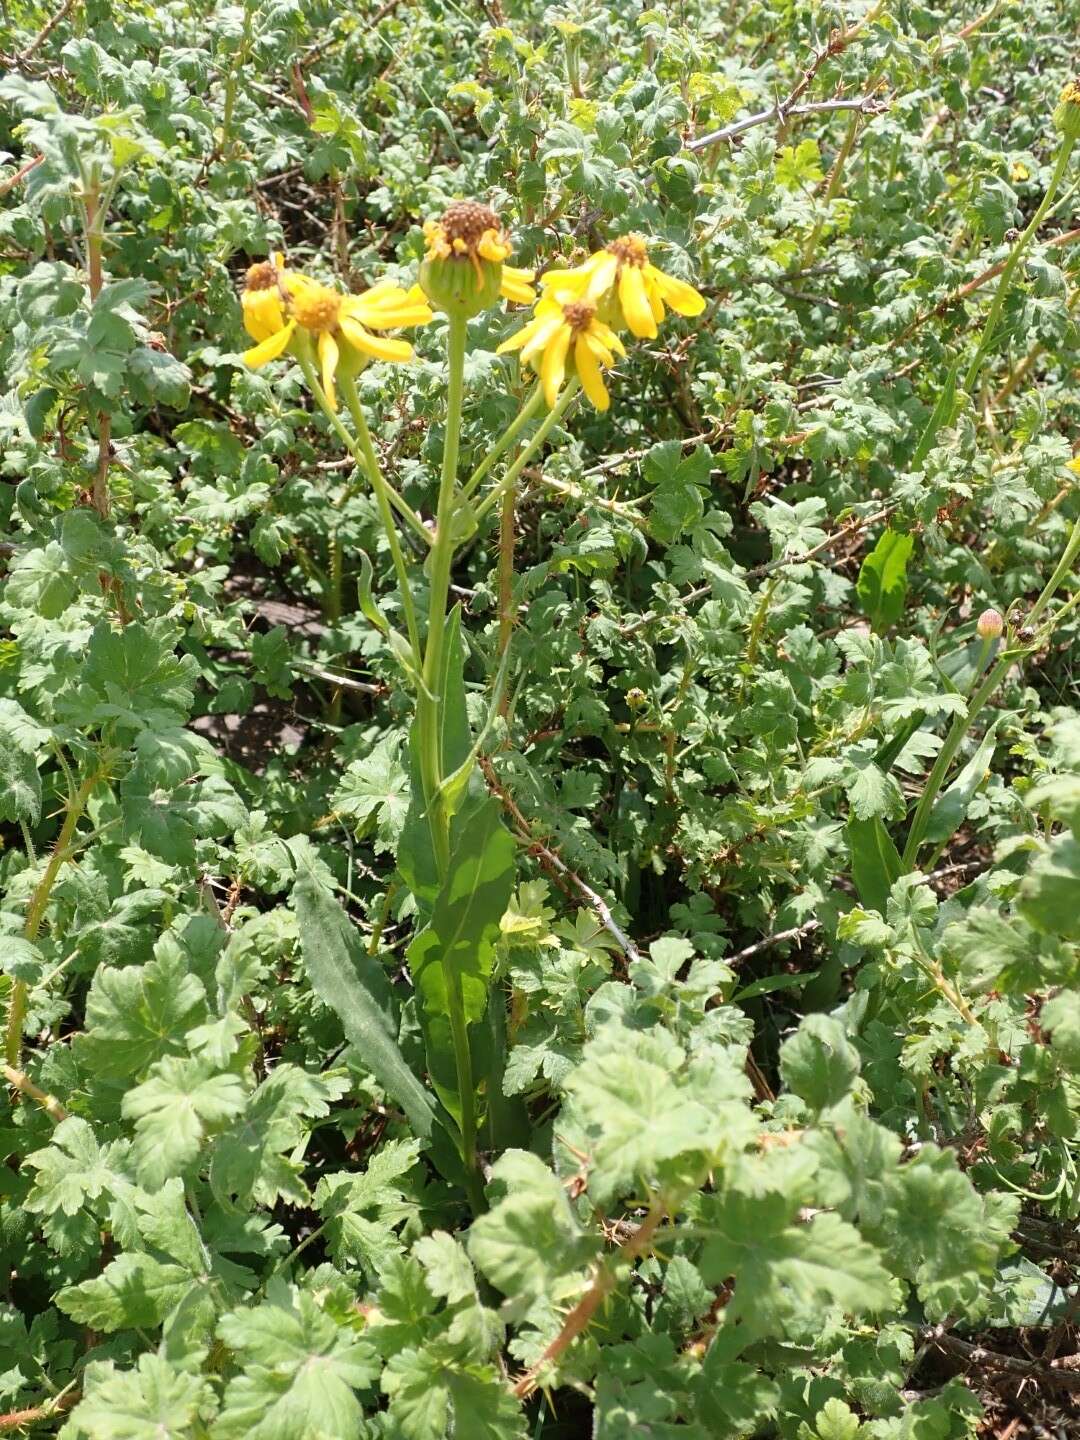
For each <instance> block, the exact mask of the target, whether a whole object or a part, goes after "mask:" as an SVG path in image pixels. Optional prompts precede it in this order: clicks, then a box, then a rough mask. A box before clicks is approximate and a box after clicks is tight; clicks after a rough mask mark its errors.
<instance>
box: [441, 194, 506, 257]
mask: <svg viewBox="0 0 1080 1440" xmlns="http://www.w3.org/2000/svg"><path fill="white" fill-rule="evenodd" d="M441 224H442V228H443V233H444V234H445V235H446V238H447V240H448V241H449V242H450V244H451V245H453V244H454V241H455V240H460V241H462V242H463V244H464V245H465V248H466V250H468V251H470V252H472V251H474V250H475V249H476V247H477V245H479V244H480V241H481V239H482V238H483V236H484V232H485V231H487V230H494V231H496V232H498V231H499V229H500V228H501V227H500V225H499V217H498V216H497V215H496V214H495V211H494V210H492V208H491V206H490V205H480V204H478V203H477V202H476V201H475V200H455V201H454V203H453V204H452V205H448V206H447V207H446V212H445V214H444V215H443V217H442V221H441Z"/></svg>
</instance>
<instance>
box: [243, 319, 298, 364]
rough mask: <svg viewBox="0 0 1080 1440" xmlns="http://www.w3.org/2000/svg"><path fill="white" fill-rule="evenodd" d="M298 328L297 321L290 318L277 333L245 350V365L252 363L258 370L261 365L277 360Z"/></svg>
mask: <svg viewBox="0 0 1080 1440" xmlns="http://www.w3.org/2000/svg"><path fill="white" fill-rule="evenodd" d="M295 329H296V321H295V320H290V321H289V323H288V324H287V325H285V326H284V327H283V328H282V329H281V330H279V331H278V332H277V334H276V335H270V336H268V337H267V338H266V339H265V340H263V341H261V342H260V343H259V344H258V345H255V346H253V347H252V348H251V349H250V350H245V351H244V355H243V360H244V364H245V365H250V366H251V368H252V369H253V370H257V369H258V368H259V366H260V365H268V364H269V363H270V361H271V360H276V359H277V358H278V356H279V355H281V354H282V353H283V352H284V350H285V348H286V346H287V345H288V343H289V341H290V340H291V339H292V333H293V331H294V330H295Z"/></svg>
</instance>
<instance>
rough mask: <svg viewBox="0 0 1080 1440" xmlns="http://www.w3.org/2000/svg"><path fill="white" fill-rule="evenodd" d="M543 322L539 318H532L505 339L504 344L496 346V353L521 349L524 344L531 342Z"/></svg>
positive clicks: (500, 353)
mask: <svg viewBox="0 0 1080 1440" xmlns="http://www.w3.org/2000/svg"><path fill="white" fill-rule="evenodd" d="M541 323H542V322H541V321H539V320H530V321H529V323H528V324H527V325H523V326H522V327H521V329H520V330H516V331H515V332H514V334H513V335H511V336H510V338H509V339H508V340H504V341H503V342H502V344H501V345H499V346H498V347H497V348H496V351H495V354H496V355H505V354H506V353H507V351H509V350H520V349H521V347H522V346H523V345H527V344H528V343H529V341H530V340H531V339H532V337H533V336H534V335H535V334H536V331H537V329H538V328H539V326H540V324H541Z"/></svg>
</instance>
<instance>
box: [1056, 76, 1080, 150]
mask: <svg viewBox="0 0 1080 1440" xmlns="http://www.w3.org/2000/svg"><path fill="white" fill-rule="evenodd" d="M1054 124H1055V125H1056V126H1057V128H1058V129H1059V130H1060V131H1061V133H1062V135H1064V136H1065V138H1066V139H1067V140H1080V80H1070V81H1069V83H1068V84H1067V85H1066V86H1065V89H1064V90H1062V92H1061V99H1060V100H1059V101H1058V103H1057V105H1056V106H1055V107H1054Z"/></svg>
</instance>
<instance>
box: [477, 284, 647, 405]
mask: <svg viewBox="0 0 1080 1440" xmlns="http://www.w3.org/2000/svg"><path fill="white" fill-rule="evenodd" d="M507 350H520V351H521V359H522V361H523V362H524V363H525V364H526V365H531V366H532V368H533V369H534V370H535V371H536V372H537V374H538V375H539V376H540V381H541V384H542V385H543V387H544V399H545V400H546V401H547V403H548V405H549V406H552V405H554V404H555V402H556V400H557V399H558V395H559V391H560V389H561V388H562V384H563V381H564V380H565V379H566V374H567V370H568V369H570V370H571V371H572V372H576V374H577V377H578V379H579V380H580V381H581V386H582V389H583V390H584V391H585V394H586V395H587V396H588V397H589V399H590V400H591V401H592V403H593V405H595V406H596V408H597V410H606V409H607V408H608V405H609V404H610V400H609V397H608V392H607V387H606V386H605V384H604V377H603V374H602V371H603V370H605V369H609V368H610V367H611V366H612V365H614V364H615V356H616V355H617V354H618V355H625V354H626V350H625V348H624V346H623V343H622V341H621V340H620V339H619V337H618V335H616V334H615V332H614V330H612V329H611V328H610V326H608V325H605V324H604V322H603V321H602V320H601V319H600V318H599V317H598V315H597V312H596V306H595V304H593V302H592V301H591V300H581V299H577V298H575V296H573V295H572V294H570V295H567V294H562V293H559V294H555V295H544V296H543V297H542V298H541V299H540V300H539V301H538V302H537V305H536V310H535V312H534V314H533V318H532V319H531V320H530V321H529V322H528V324H527V325H525V326H524V327H523V328H522V329H521V330H519V331H518V332H517V334H516V335H511V336H510V339H509V340H504V341H503V343H502V344H501V345H500V346H499V350H498V353H499V354H500V355H502V354H504V353H505V352H506V351H507Z"/></svg>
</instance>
